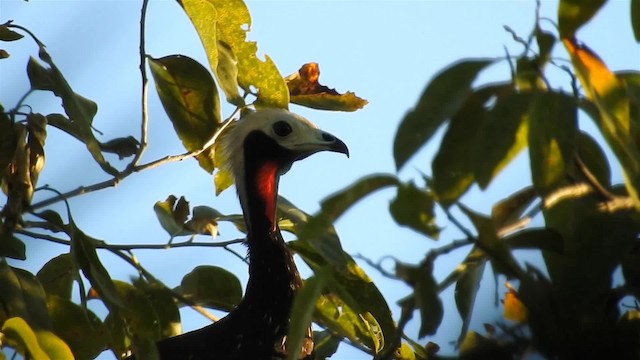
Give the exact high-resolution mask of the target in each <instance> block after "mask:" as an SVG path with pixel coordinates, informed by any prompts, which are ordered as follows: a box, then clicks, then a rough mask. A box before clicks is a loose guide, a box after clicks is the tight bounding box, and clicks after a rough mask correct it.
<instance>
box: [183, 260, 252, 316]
mask: <svg viewBox="0 0 640 360" xmlns="http://www.w3.org/2000/svg"><path fill="white" fill-rule="evenodd" d="M175 290H176V291H177V292H178V293H179V294H181V295H182V296H184V297H185V298H187V299H188V300H190V301H191V302H193V303H195V304H196V305H201V306H206V307H210V308H213V309H219V310H225V311H231V310H232V309H233V308H234V307H236V305H238V304H239V303H240V300H241V299H242V286H241V285H240V280H238V278H237V277H236V276H235V275H234V274H233V273H231V272H229V271H227V270H225V269H223V268H221V267H217V266H204V265H203V266H197V267H195V268H194V269H193V270H192V271H191V272H190V273H188V274H187V275H185V276H184V277H183V278H182V282H181V283H180V286H179V287H178V288H177V289H175Z"/></svg>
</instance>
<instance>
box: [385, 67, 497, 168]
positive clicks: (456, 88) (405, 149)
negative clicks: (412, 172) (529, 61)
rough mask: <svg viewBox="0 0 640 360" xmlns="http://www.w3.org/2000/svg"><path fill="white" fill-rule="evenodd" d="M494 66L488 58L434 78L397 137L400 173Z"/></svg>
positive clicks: (395, 141)
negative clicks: (476, 80)
mask: <svg viewBox="0 0 640 360" xmlns="http://www.w3.org/2000/svg"><path fill="white" fill-rule="evenodd" d="M492 63H493V61H492V60H487V59H479V60H467V61H462V62H458V63H455V64H453V65H451V66H450V67H448V68H446V69H444V70H442V71H441V72H440V73H438V74H436V75H435V76H434V77H433V79H431V81H430V82H429V84H428V85H427V87H426V89H425V90H424V92H423V93H422V95H421V96H420V99H419V100H418V103H417V104H416V106H415V107H414V108H413V109H412V110H410V111H409V113H408V114H407V115H406V116H405V117H404V119H402V122H401V123H400V126H399V127H398V132H397V133H396V135H395V139H394V145H393V157H394V159H395V163H396V168H397V169H398V170H399V169H401V168H402V167H403V166H404V165H405V164H406V162H407V160H409V158H410V157H411V156H413V154H415V153H416V152H417V151H418V150H419V149H420V148H421V147H422V146H423V145H424V144H425V143H426V142H427V141H428V140H429V139H430V138H431V136H432V135H433V134H434V133H435V131H436V130H437V129H438V128H439V127H440V126H441V125H442V124H443V123H444V122H445V121H446V120H447V119H449V118H450V117H451V116H453V114H455V113H456V112H457V111H458V109H460V107H461V106H462V105H463V104H464V102H465V101H466V99H467V97H468V96H469V94H470V93H471V84H472V83H473V81H474V80H475V78H476V76H477V75H478V73H479V72H480V71H481V70H482V69H484V68H485V67H487V66H488V65H490V64H492Z"/></svg>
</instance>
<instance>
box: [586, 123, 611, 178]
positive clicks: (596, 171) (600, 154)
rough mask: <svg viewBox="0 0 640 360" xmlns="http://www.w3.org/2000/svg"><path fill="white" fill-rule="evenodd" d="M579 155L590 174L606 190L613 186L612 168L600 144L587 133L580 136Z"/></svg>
mask: <svg viewBox="0 0 640 360" xmlns="http://www.w3.org/2000/svg"><path fill="white" fill-rule="evenodd" d="M578 155H579V156H580V159H581V160H582V162H583V163H584V164H585V166H586V167H587V169H588V170H589V172H590V173H591V174H592V175H593V176H595V178H596V179H597V180H598V182H599V183H600V184H601V185H603V186H604V187H605V188H608V187H609V186H610V185H611V167H610V166H609V161H608V160H607V156H606V154H605V153H604V151H603V150H602V147H600V144H598V142H597V141H596V140H595V139H594V138H592V137H591V135H589V134H587V133H586V132H582V131H581V132H580V133H579V134H578Z"/></svg>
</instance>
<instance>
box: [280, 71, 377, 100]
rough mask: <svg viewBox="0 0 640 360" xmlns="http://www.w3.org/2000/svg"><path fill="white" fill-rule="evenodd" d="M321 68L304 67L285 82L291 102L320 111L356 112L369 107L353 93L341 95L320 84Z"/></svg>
mask: <svg viewBox="0 0 640 360" xmlns="http://www.w3.org/2000/svg"><path fill="white" fill-rule="evenodd" d="M319 77H320V68H319V67H318V64H317V63H308V64H304V65H302V67H301V68H300V69H299V70H298V72H296V73H293V74H291V75H289V76H287V77H286V78H285V79H284V80H285V81H286V83H287V87H288V88H289V95H290V97H291V102H292V103H294V104H298V105H302V106H306V107H310V108H313V109H319V110H333V111H356V110H358V109H362V108H363V107H364V106H365V105H367V103H368V101H366V100H364V99H361V98H359V97H357V96H356V95H355V94H354V93H352V92H347V93H346V94H340V93H339V92H337V91H336V90H335V89H332V88H329V87H327V86H324V85H321V84H320V83H319V82H318V78H319Z"/></svg>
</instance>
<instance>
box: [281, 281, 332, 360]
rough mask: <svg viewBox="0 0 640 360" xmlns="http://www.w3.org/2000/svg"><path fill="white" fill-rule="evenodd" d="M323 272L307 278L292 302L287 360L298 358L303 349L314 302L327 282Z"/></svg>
mask: <svg viewBox="0 0 640 360" xmlns="http://www.w3.org/2000/svg"><path fill="white" fill-rule="evenodd" d="M325 272H326V271H322V270H320V271H317V272H316V275H315V276H312V277H310V278H308V279H307V280H306V281H305V282H304V286H303V287H302V289H300V290H299V291H298V293H297V294H296V297H295V299H294V300H293V306H292V308H291V320H290V322H289V332H288V333H287V348H288V349H289V350H290V351H289V353H288V354H287V359H288V360H297V359H299V358H300V351H299V349H302V348H303V347H302V346H303V344H304V341H305V338H306V337H307V331H308V329H309V326H310V324H311V316H312V315H313V310H314V309H315V304H316V301H317V300H318V298H319V297H320V293H321V291H322V288H323V286H324V282H325V281H326V280H327V276H326V275H324V274H325Z"/></svg>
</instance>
